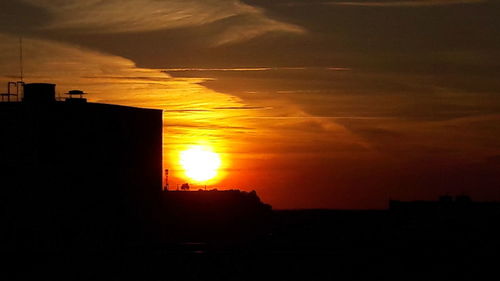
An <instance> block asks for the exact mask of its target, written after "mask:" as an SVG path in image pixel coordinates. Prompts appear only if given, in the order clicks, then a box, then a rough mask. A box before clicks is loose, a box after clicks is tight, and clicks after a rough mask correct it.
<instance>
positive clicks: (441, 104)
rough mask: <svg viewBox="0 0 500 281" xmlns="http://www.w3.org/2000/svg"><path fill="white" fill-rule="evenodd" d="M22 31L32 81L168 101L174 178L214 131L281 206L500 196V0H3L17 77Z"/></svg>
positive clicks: (235, 182)
mask: <svg viewBox="0 0 500 281" xmlns="http://www.w3.org/2000/svg"><path fill="white" fill-rule="evenodd" d="M19 37H22V38H23V56H24V76H25V81H26V82H49V83H56V84H57V85H58V87H57V89H58V92H59V93H60V94H63V93H65V92H66V91H68V90H70V89H81V90H84V91H85V92H87V93H88V99H89V100H90V101H92V102H103V103H113V104H121V105H129V106H138V107H149V108H158V109H163V110H164V167H165V168H168V169H169V170H170V174H171V178H170V184H171V186H176V185H177V184H182V183H184V182H186V181H189V180H188V179H186V178H185V177H184V173H183V171H182V167H181V165H180V160H179V157H180V153H181V151H183V150H185V149H186V148H188V147H190V146H193V145H202V146H206V147H210V148H211V149H212V150H213V151H214V152H216V153H218V154H219V155H220V157H221V160H222V167H221V170H220V171H219V174H218V176H217V178H216V179H215V180H213V181H212V182H209V183H208V185H210V186H216V187H218V188H220V189H227V188H240V189H243V190H256V191H257V193H258V194H259V195H260V197H261V198H262V199H263V201H265V202H267V203H270V204H272V205H273V207H274V208H277V209H279V208H350V209H359V208H385V207H386V206H387V201H388V200H389V198H393V199H402V200H413V199H435V198H437V196H439V195H442V194H447V193H448V194H451V195H459V194H463V193H465V194H468V195H471V196H472V198H473V199H477V200H500V1H496V0H495V1H492V0H402V1H392V0H372V1H370V0H368V1H356V0H354V1H351V0H345V1H344V0H339V1H328V0H272V1H271V0H245V1H238V0H86V1H85V0H17V1H16V0H2V1H1V3H0V82H2V85H5V83H4V82H7V81H9V80H17V79H19V78H18V76H19ZM2 87H5V86H2ZM0 91H2V92H3V91H5V89H4V88H3V89H0ZM196 187H198V186H196Z"/></svg>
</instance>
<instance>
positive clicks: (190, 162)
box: [180, 146, 221, 182]
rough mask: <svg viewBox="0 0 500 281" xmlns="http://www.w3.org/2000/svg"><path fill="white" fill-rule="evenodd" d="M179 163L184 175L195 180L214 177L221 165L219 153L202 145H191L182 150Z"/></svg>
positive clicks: (200, 180) (199, 180) (201, 180)
mask: <svg viewBox="0 0 500 281" xmlns="http://www.w3.org/2000/svg"><path fill="white" fill-rule="evenodd" d="M180 163H181V165H182V167H183V168H184V170H185V174H186V176H187V177H188V178H190V179H192V180H194V181H196V182H204V181H208V180H211V179H213V178H215V176H217V171H218V169H219V167H220V166H221V160H220V157H219V155H218V154H217V153H215V152H213V151H211V150H210V149H208V148H206V147H203V146H192V147H190V148H189V149H187V150H184V151H182V152H181V155H180Z"/></svg>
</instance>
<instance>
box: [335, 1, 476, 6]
mask: <svg viewBox="0 0 500 281" xmlns="http://www.w3.org/2000/svg"><path fill="white" fill-rule="evenodd" d="M482 2H486V0H403V1H340V2H328V4H329V5H337V6H362V7H426V6H444V5H457V4H477V3H482Z"/></svg>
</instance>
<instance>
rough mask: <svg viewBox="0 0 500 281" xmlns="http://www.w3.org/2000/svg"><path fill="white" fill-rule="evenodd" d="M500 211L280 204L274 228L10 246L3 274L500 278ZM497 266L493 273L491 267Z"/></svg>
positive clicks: (82, 277)
mask: <svg viewBox="0 0 500 281" xmlns="http://www.w3.org/2000/svg"><path fill="white" fill-rule="evenodd" d="M498 224H499V221H498V218H497V217H495V216H493V217H488V218H486V217H469V218H467V219H463V218H460V219H457V218H456V217H414V216H413V217H411V216H406V215H405V216H401V215H395V214H394V213H391V212H389V211H324V210H304V211H274V212H273V221H272V229H271V231H270V232H269V233H268V234H267V235H263V236H259V237H254V238H252V239H245V240H239V241H234V240H231V239H214V238H211V239H209V240H205V241H204V240H203V239H200V240H198V241H187V240H186V241H182V239H180V240H179V241H175V242H174V241H171V242H168V243H162V244H156V245H148V246H135V247H128V248H115V249H108V250H91V249H87V250H86V249H79V250H77V251H63V250H57V251H50V250H44V251H29V250H25V251H14V252H11V251H7V252H4V256H5V257H7V259H6V261H4V262H3V267H4V268H3V270H2V271H1V274H2V275H4V276H0V279H1V280H267V279H270V280H458V279H465V280H498V277H499V274H498V271H499V269H498V261H499V260H500V259H499V257H500V255H499V250H500V238H499V237H500V236H499V233H500V231H499V227H498ZM488 275H489V276H488Z"/></svg>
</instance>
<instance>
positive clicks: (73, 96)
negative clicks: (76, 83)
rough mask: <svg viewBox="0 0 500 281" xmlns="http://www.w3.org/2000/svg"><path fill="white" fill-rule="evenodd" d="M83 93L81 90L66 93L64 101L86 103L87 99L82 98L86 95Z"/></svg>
mask: <svg viewBox="0 0 500 281" xmlns="http://www.w3.org/2000/svg"><path fill="white" fill-rule="evenodd" d="M86 94H87V93H85V92H84V91H81V90H71V91H68V92H67V93H66V95H68V96H69V97H68V98H67V99H66V101H67V102H87V99H85V98H83V95H86Z"/></svg>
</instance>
